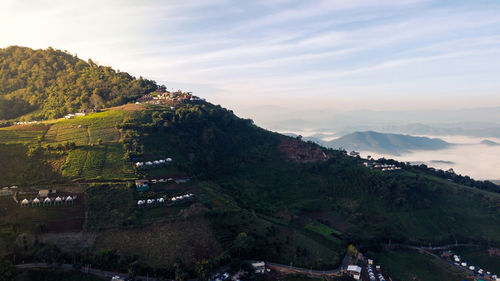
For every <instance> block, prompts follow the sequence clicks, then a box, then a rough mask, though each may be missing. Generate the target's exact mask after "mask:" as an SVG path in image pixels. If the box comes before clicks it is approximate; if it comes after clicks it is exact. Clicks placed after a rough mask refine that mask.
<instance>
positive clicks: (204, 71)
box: [0, 0, 500, 107]
mask: <svg viewBox="0 0 500 281" xmlns="http://www.w3.org/2000/svg"><path fill="white" fill-rule="evenodd" d="M3 7H6V8H5V9H2V10H0V27H1V28H0V44H1V45H3V46H8V45H13V44H17V45H26V46H30V47H36V48H40V47H42V48H45V47H48V46H53V47H56V48H60V49H67V50H69V51H71V52H74V53H77V54H78V55H79V56H80V57H83V58H84V59H86V58H88V57H92V58H93V59H94V60H97V61H99V62H100V63H103V64H108V65H112V66H114V67H116V68H119V69H121V70H123V71H129V72H131V73H132V74H135V75H142V76H146V77H150V78H153V79H157V80H160V81H161V82H166V83H167V86H169V87H173V88H178V87H185V88H186V90H195V91H198V94H200V95H202V96H209V98H214V99H216V102H220V103H222V104H226V103H229V102H230V103H231V104H230V105H231V106H236V107H238V106H240V105H239V104H238V101H240V104H245V105H248V104H259V103H260V104H268V103H269V99H272V100H273V101H275V102H276V103H279V102H280V101H282V100H285V99H290V97H298V96H301V97H303V96H304V93H305V92H306V91H307V90H308V89H309V93H308V95H314V96H315V99H317V100H328V101H334V100H338V101H345V100H346V97H345V96H346V95H356V96H358V97H359V96H362V97H364V98H365V99H366V101H367V103H368V104H373V103H371V102H370V101H373V100H380V99H387V98H388V97H394V98H397V99H398V100H400V101H404V100H405V99H407V100H410V99H411V98H413V95H415V93H416V91H420V92H419V97H420V98H422V99H425V98H429V99H431V98H432V99H433V100H435V98H436V97H439V96H442V97H443V99H444V98H446V97H448V96H449V94H445V93H458V92H459V93H461V94H462V95H464V96H467V91H469V92H470V93H469V97H470V99H471V100H472V99H475V100H476V101H477V100H484V102H485V103H488V104H490V105H491V103H498V104H500V97H499V98H497V99H493V100H492V99H491V97H492V93H494V92H497V93H498V91H499V90H500V84H498V83H496V81H497V77H498V74H500V55H499V50H498V48H497V46H498V43H499V42H500V31H499V30H500V18H499V17H498V14H499V12H500V3H498V2H497V1H492V0H491V1H490V0H479V1H447V2H443V1H437V0H403V1H402V0H383V1H380V0H352V1H340V0H335V1H321V0H317V1H296V0H272V1H248V2H242V1H229V0H203V1H202V0H198V1H160V0H154V1H139V0H125V1H118V0H112V1H97V0H89V1H67V0H66V1H62V0H54V1H40V0H38V1H35V0H33V1H15V0H6V1H5V3H3ZM405 89H406V90H405ZM257 96H258V97H259V98H255V97H257ZM261 97H268V98H266V99H264V100H262V99H261ZM302 105H303V103H300V104H299V103H297V105H296V106H297V107H300V106H302ZM351 105H352V104H350V105H349V106H351ZM360 106H361V107H366V106H365V105H360Z"/></svg>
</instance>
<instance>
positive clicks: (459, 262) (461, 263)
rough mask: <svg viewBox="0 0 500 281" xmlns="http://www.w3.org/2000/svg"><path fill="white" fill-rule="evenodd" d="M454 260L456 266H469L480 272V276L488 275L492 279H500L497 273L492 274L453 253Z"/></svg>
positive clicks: (475, 271)
mask: <svg viewBox="0 0 500 281" xmlns="http://www.w3.org/2000/svg"><path fill="white" fill-rule="evenodd" d="M453 261H454V264H455V265H456V266H462V267H464V268H466V269H467V268H468V269H469V270H471V271H473V272H474V273H476V274H478V275H479V276H487V277H489V278H490V279H491V280H494V281H495V280H500V278H498V277H497V275H496V274H494V273H493V274H492V273H491V272H489V271H485V270H484V269H482V268H480V267H478V266H474V265H470V264H469V265H468V264H467V262H465V261H464V260H463V259H462V258H461V257H460V256H458V255H453Z"/></svg>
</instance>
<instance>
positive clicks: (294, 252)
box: [0, 80, 500, 280]
mask: <svg viewBox="0 0 500 281" xmlns="http://www.w3.org/2000/svg"><path fill="white" fill-rule="evenodd" d="M134 81H137V80H134ZM156 90H157V89H155V91H153V92H152V94H150V93H151V92H148V93H147V94H145V95H143V94H141V95H137V99H136V100H132V103H126V102H124V101H125V100H127V99H128V98H124V99H123V102H118V103H116V104H113V107H112V108H102V109H101V112H92V113H89V114H87V115H86V116H75V117H74V118H71V119H50V120H46V121H43V122H35V123H29V124H21V125H13V126H6V127H4V128H0V169H1V171H2V177H1V178H0V186H6V187H10V186H13V185H15V186H16V187H15V188H7V189H5V190H2V192H3V193H4V194H7V195H6V196H1V197H0V205H1V206H3V208H2V209H0V221H2V225H0V255H4V256H7V257H9V258H11V259H12V260H13V262H16V263H20V262H36V261H56V262H67V263H69V262H71V263H77V264H80V265H82V264H93V265H95V264H99V266H101V267H102V268H103V269H109V270H120V271H123V272H126V271H128V270H132V271H135V272H139V273H144V274H145V273H149V274H150V276H151V274H152V273H153V272H154V273H155V274H157V275H159V276H164V277H167V278H177V279H180V280H182V279H186V278H187V277H188V276H197V277H199V278H205V277H206V276H208V274H210V273H211V272H213V271H214V270H216V269H217V268H218V267H219V266H221V265H226V264H229V263H231V261H233V262H234V261H237V260H265V261H271V262H278V263H282V264H286V265H288V264H291V263H293V265H294V266H301V267H305V268H315V269H332V268H336V267H337V266H339V265H340V263H341V260H342V258H343V257H344V255H345V253H346V248H347V246H348V245H349V244H355V245H357V246H359V248H360V249H362V250H363V251H364V250H365V249H370V250H378V251H380V250H381V247H382V246H381V245H383V244H385V243H387V242H388V241H392V242H393V243H407V244H414V245H428V244H429V243H432V244H436V243H438V244H446V243H455V242H456V241H458V242H467V243H476V244H488V245H492V246H497V247H498V246H500V211H499V210H500V208H499V207H500V194H499V193H497V192H490V191H488V190H483V189H481V188H480V187H481V186H482V185H481V182H476V181H472V180H471V179H470V178H468V177H466V178H463V177H459V176H457V175H451V174H445V173H444V172H442V171H435V170H429V169H427V167H423V166H422V167H413V166H408V165H406V164H405V163H399V162H396V161H392V160H385V159H382V160H377V161H375V160H370V163H368V164H367V165H365V162H366V161H367V160H363V159H360V158H357V157H350V156H348V155H347V154H346V152H345V151H340V150H334V149H328V148H325V147H322V146H319V145H317V144H314V143H311V142H304V141H302V140H301V139H300V138H293V137H287V136H283V135H280V134H277V133H273V132H270V131H267V130H265V129H262V128H260V127H258V126H256V125H255V124H254V123H253V122H252V120H249V119H242V118H239V117H237V116H236V115H234V114H233V112H232V111H231V110H228V109H225V108H223V107H221V106H219V105H214V104H211V103H210V102H207V101H205V100H203V99H200V98H198V97H195V96H193V95H192V94H190V93H184V92H175V93H170V92H166V91H164V90H161V89H160V91H156ZM128 95H129V92H127V91H125V92H124V96H125V97H130V96H128ZM119 96H120V95H119ZM47 102H50V101H47ZM136 102H137V103H136ZM39 106H40V108H45V104H44V102H43V101H40V105H39ZM169 158H170V159H171V162H169V164H161V163H162V162H159V160H165V159H169ZM155 161H157V162H155ZM138 162H141V163H147V162H151V165H149V166H148V168H142V167H143V166H141V165H137V163H138ZM163 163H164V162H163ZM386 164H389V165H394V166H397V167H398V168H400V169H394V170H390V171H384V170H381V169H376V168H371V167H375V166H379V165H386ZM135 180H145V182H146V183H147V184H148V187H147V188H144V189H143V188H142V187H141V188H137V187H136V186H135ZM141 183H143V182H142V181H141V182H138V185H139V184H141ZM486 186H487V185H486ZM45 189H47V190H48V189H50V190H56V193H55V195H53V198H55V196H75V195H76V196H77V199H76V200H75V202H74V203H72V204H66V205H62V204H61V205H46V206H45V207H44V205H40V206H38V205H36V206H32V207H21V205H20V202H22V200H23V199H25V198H26V199H29V200H32V199H33V198H35V197H37V196H39V195H38V194H39V191H40V190H45ZM189 194H193V196H192V197H182V196H185V195H189ZM50 196H52V195H49V197H50ZM179 197H181V198H182V199H176V200H173V199H172V198H179ZM160 198H162V199H167V203H159V202H160V201H155V202H158V203H155V204H153V205H148V206H149V207H141V206H140V205H138V202H139V201H140V200H144V201H146V202H147V200H152V199H154V200H157V199H160ZM15 200H18V202H16V201H15ZM30 202H32V201H30ZM492 270H493V269H492Z"/></svg>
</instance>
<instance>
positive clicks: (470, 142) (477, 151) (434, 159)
mask: <svg viewBox="0 0 500 281" xmlns="http://www.w3.org/2000/svg"><path fill="white" fill-rule="evenodd" d="M293 133H295V134H300V135H302V136H304V137H307V136H313V135H318V134H322V135H323V137H322V138H321V139H323V140H325V141H329V140H332V139H336V138H337V137H334V136H335V133H333V132H331V131H330V132H326V131H321V132H319V131H312V130H311V131H305V130H304V131H295V132H293ZM424 137H429V138H439V139H442V140H444V141H447V142H449V143H453V144H457V145H455V146H451V147H450V148H448V149H443V150H420V151H414V152H411V153H402V154H400V155H397V156H395V155H390V154H382V153H377V152H372V151H359V152H360V154H361V156H362V157H366V156H368V155H371V156H372V157H374V158H376V159H378V158H382V157H385V158H391V159H395V160H398V161H402V162H422V163H424V164H426V165H428V166H430V167H434V168H437V169H443V170H448V169H449V168H453V170H454V171H455V172H456V173H457V174H462V175H468V176H470V177H472V178H474V179H478V180H499V179H500V146H489V145H486V144H481V141H482V140H485V139H488V140H491V141H494V142H497V143H500V139H498V138H479V137H469V136H429V135H425V136H424Z"/></svg>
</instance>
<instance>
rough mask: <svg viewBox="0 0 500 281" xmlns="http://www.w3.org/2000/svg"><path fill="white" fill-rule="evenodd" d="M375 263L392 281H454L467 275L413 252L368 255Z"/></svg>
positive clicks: (423, 254)
mask: <svg viewBox="0 0 500 281" xmlns="http://www.w3.org/2000/svg"><path fill="white" fill-rule="evenodd" d="M368 256H369V257H372V258H374V260H375V263H376V264H378V265H380V266H382V269H383V270H384V271H385V272H388V273H389V275H390V277H391V278H392V279H393V280H400V281H406V280H421V281H456V280H471V279H466V277H467V275H465V274H464V272H463V271H462V270H461V269H459V268H458V267H456V266H455V265H452V264H449V263H447V262H445V261H443V260H441V259H439V258H437V257H433V256H431V255H429V254H426V253H419V252H417V251H415V250H393V251H389V252H383V253H378V254H373V253H368Z"/></svg>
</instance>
